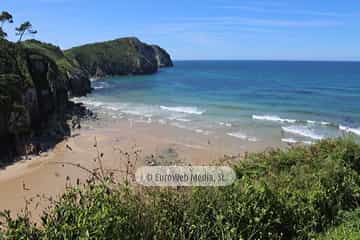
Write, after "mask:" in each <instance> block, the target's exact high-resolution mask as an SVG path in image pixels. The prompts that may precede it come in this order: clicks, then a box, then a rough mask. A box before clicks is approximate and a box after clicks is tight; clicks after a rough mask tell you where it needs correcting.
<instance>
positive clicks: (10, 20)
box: [0, 11, 14, 27]
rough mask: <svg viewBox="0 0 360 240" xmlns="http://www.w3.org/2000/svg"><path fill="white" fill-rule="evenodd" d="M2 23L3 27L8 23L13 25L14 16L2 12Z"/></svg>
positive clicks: (0, 19) (0, 15)
mask: <svg viewBox="0 0 360 240" xmlns="http://www.w3.org/2000/svg"><path fill="white" fill-rule="evenodd" d="M0 22H1V27H3V26H4V23H6V22H8V23H13V22H14V20H13V16H12V15H11V14H10V13H9V12H7V11H2V12H1V14H0Z"/></svg>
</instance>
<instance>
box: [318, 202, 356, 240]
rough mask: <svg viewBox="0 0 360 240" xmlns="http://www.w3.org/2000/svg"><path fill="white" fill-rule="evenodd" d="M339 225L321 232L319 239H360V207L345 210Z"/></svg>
mask: <svg viewBox="0 0 360 240" xmlns="http://www.w3.org/2000/svg"><path fill="white" fill-rule="evenodd" d="M340 220H341V222H340V225H339V226H336V227H334V228H331V229H329V230H328V231H327V232H325V233H322V234H319V236H318V238H317V239H319V240H336V239H347V240H359V239H360V208H358V209H356V210H355V211H352V212H345V213H344V214H343V215H342V216H341V218H340Z"/></svg>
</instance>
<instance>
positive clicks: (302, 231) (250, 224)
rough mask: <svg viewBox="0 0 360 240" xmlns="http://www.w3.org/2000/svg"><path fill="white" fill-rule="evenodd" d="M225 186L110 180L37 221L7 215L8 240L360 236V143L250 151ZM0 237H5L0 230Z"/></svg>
mask: <svg viewBox="0 0 360 240" xmlns="http://www.w3.org/2000/svg"><path fill="white" fill-rule="evenodd" d="M234 169H235V170H236V173H237V175H238V179H237V180H236V182H235V183H234V184H233V185H231V186H228V187H219V188H192V189H189V188H180V189H173V188H162V189H159V188H154V189H149V188H140V187H131V186H130V185H121V184H115V183H113V181H111V178H104V179H101V181H95V180H93V181H89V182H88V184H86V185H85V186H82V187H79V186H77V187H73V188H71V189H69V190H68V191H67V192H66V193H64V194H63V195H62V196H61V198H60V199H58V200H57V201H54V202H53V203H52V205H51V208H50V210H49V211H47V212H46V213H44V214H43V216H42V226H40V227H39V226H36V225H34V224H32V223H31V222H30V220H29V217H28V215H27V214H26V212H25V214H23V215H21V216H18V217H17V218H16V219H12V218H11V217H10V216H9V213H8V212H5V213H3V214H2V216H3V218H4V220H5V223H4V226H3V232H2V234H3V236H4V237H5V239H315V238H319V239H359V232H360V229H359V226H360V221H359V220H360V214H359V213H360V211H359V207H360V206H359V204H360V145H358V144H356V143H355V142H354V141H353V140H351V139H349V138H346V139H334V140H323V141H321V142H319V143H317V144H315V145H312V146H296V147H292V148H290V149H287V150H270V151H266V152H263V153H255V154H248V155H247V156H245V157H244V159H241V161H238V162H237V163H234ZM0 236H1V235H0Z"/></svg>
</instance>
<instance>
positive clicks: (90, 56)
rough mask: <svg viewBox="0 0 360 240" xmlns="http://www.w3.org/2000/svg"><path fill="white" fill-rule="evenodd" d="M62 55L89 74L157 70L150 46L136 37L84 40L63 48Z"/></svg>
mask: <svg viewBox="0 0 360 240" xmlns="http://www.w3.org/2000/svg"><path fill="white" fill-rule="evenodd" d="M65 55H66V56H67V57H68V58H70V59H74V61H75V62H76V63H77V64H78V65H79V66H81V67H83V68H84V69H85V70H86V71H87V72H88V73H89V75H91V76H96V75H97V74H105V75H123V74H131V73H138V74H139V73H153V72H156V70H157V64H156V59H155V52H154V50H153V48H152V47H151V46H150V45H147V44H144V43H142V42H140V41H139V40H138V39H137V38H121V39H116V40H112V41H106V42H101V43H93V44H86V45H83V46H79V47H74V48H71V49H69V50H66V51H65ZM99 71H101V72H99Z"/></svg>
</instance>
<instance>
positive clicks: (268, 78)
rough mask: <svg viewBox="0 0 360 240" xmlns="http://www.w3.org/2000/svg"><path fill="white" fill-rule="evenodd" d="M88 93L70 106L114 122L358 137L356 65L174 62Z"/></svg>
mask: <svg viewBox="0 0 360 240" xmlns="http://www.w3.org/2000/svg"><path fill="white" fill-rule="evenodd" d="M92 85H93V88H94V89H95V90H94V92H93V93H92V94H91V95H89V96H88V97H86V98H81V99H76V101H82V102H84V103H85V104H86V105H87V106H88V107H90V108H92V109H94V110H97V111H100V112H103V113H106V114H108V115H109V116H110V117H112V118H127V119H131V120H134V121H143V122H149V123H150V122H158V123H160V124H169V125H173V126H175V127H179V128H184V129H186V130H189V131H195V132H197V133H199V134H207V135H226V136H229V137H234V138H239V139H243V140H247V141H250V142H251V141H254V142H255V141H262V140H272V139H276V140H282V141H283V142H298V141H301V142H305V143H311V142H314V141H316V140H319V139H322V138H325V137H336V136H341V135H343V134H345V133H352V134H354V135H356V136H360V63H359V62H290V61H176V62H175V67H173V68H165V69H161V70H160V72H159V73H157V74H154V75H146V76H117V77H109V78H106V79H100V80H97V81H94V82H92Z"/></svg>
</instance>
